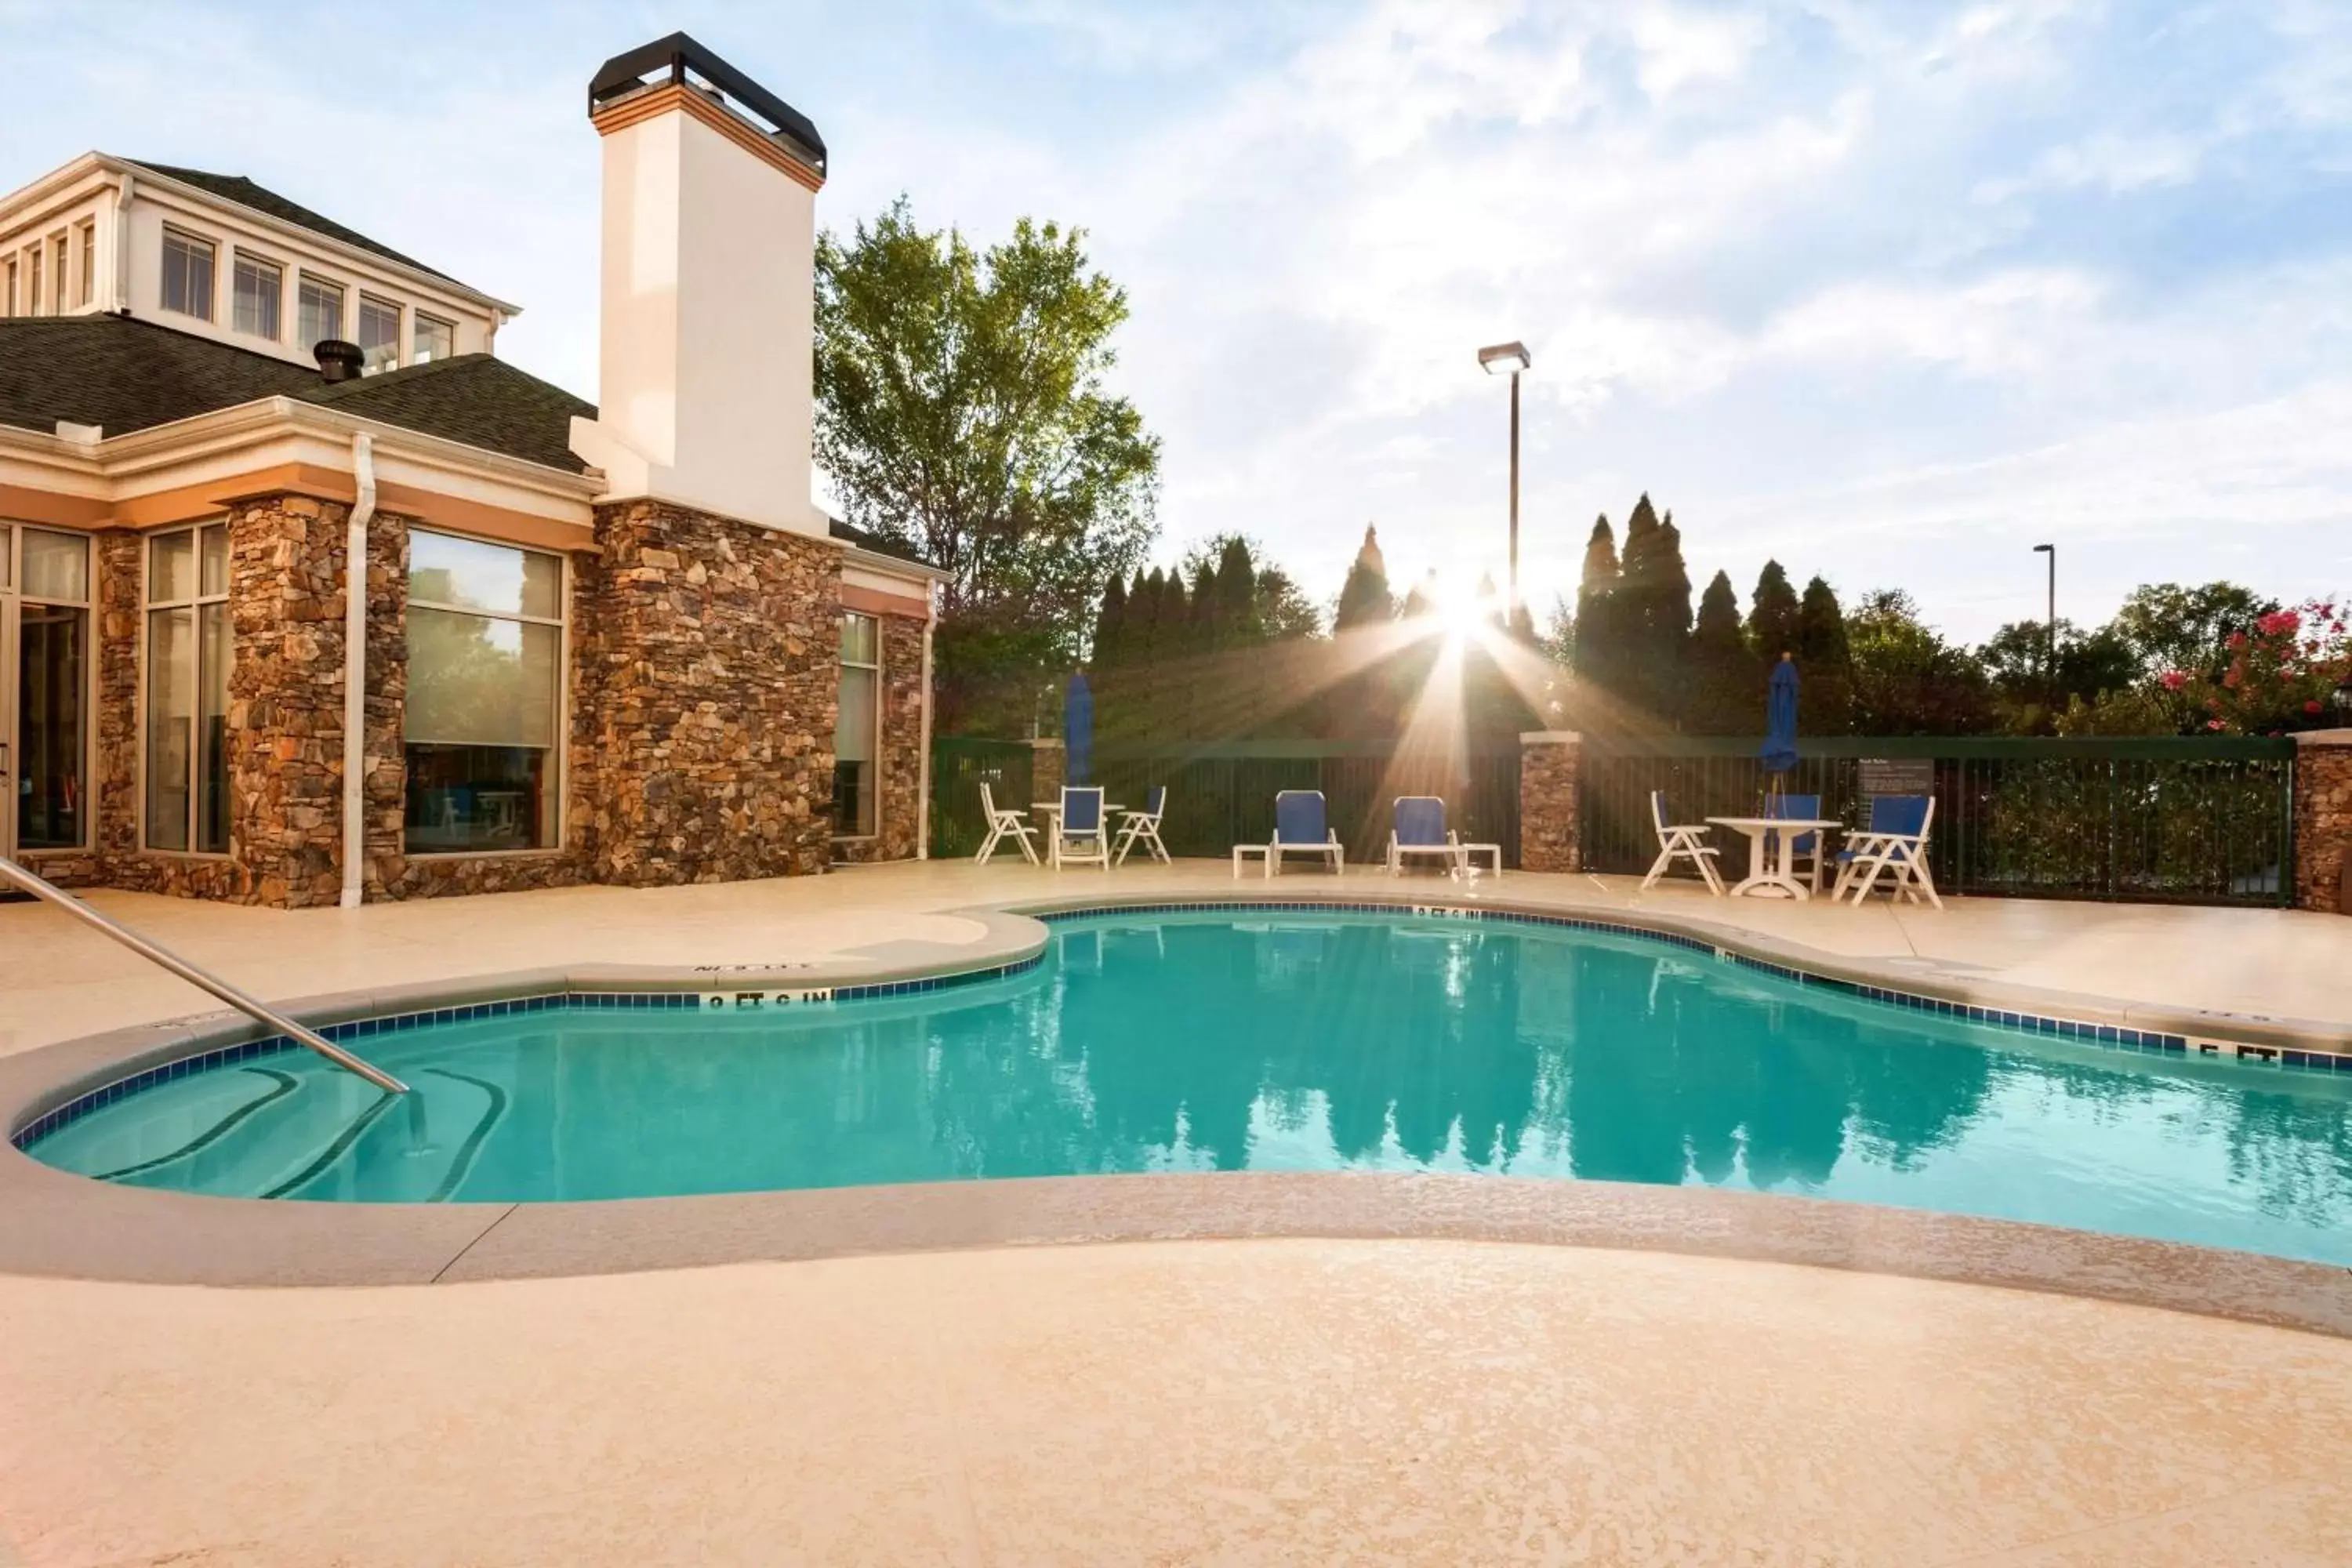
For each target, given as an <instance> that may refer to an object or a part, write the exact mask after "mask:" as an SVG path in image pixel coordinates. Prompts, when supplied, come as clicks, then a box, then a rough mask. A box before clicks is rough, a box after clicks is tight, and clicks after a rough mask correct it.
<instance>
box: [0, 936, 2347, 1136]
mask: <svg viewBox="0 0 2352 1568" xmlns="http://www.w3.org/2000/svg"><path fill="white" fill-rule="evenodd" d="M1024 912H1025V913H1027V914H1028V915H1029V918H1031V919H1033V920H1034V921H1038V922H1039V923H1040V924H1042V925H1045V926H1047V927H1049V928H1050V927H1053V926H1055V925H1060V924H1065V923H1066V922H1069V921H1081V920H1097V919H1102V918H1106V917H1109V916H1129V917H1132V916H1137V915H1156V914H1219V913H1230V914H1268V913H1290V914H1301V913H1304V914H1315V913H1323V914H1370V915H1385V916H1389V917H1391V918H1393V917H1395V916H1398V915H1410V916H1415V917H1420V918H1436V919H1444V920H1461V921H1486V922H1492V923H1496V924H1502V925H1528V926H1548V927H1553V928H1557V929H1562V930H1568V931H1597V932H1601V933H1603V934H1607V935H1611V936H1630V937H1639V938H1643V939H1646V940H1648V941H1652V942H1664V943H1667V944H1668V945H1670V946H1674V947H1679V948H1684V949H1687V950H1688V951H1690V952H1699V953H1705V954H1706V955H1708V956H1710V957H1713V958H1716V959H1717V960H1719V961H1721V962H1724V963H1733V964H1737V965H1739V966H1740V967H1742V968H1746V969H1753V970H1757V971H1759V972H1761V973H1766V974H1770V975H1772V976H1774V977H1775V978H1778V979H1781V980H1786V981H1790V982H1792V983H1794V984H1800V985H1811V986H1821V987H1825V988H1827V989H1830V990H1832V991H1838V992H1843V993H1844V994H1848V995H1853V996H1858V997H1861V998H1863V999H1864V1000H1865V1001H1871V1002H1877V1003H1881V1004H1884V1005H1889V1006H1895V1007H1902V1008H1906V1009H1909V1010H1912V1011H1915V1012H1919V1013H1925V1014H1929V1015H1933V1016H1938V1017H1947V1018H1953V1019H1957V1020H1960V1021H1963V1022H1967V1023H1971V1024H1979V1025H1983V1026H1988V1027H1991V1028H2002V1029H2011V1030H2015V1031H2017V1032H2019V1033H2021V1034H2028V1035H2036V1036H2046V1037H2053V1038H2060V1039H2069V1040H2074V1041H2076V1042H2078V1043H2081V1044H2085V1045H2094V1046H2102V1047H2109V1048H2112V1049H2116V1050H2126V1051H2134V1052H2138V1053H2141V1054H2144V1055H2159V1056H2180V1057H2185V1056H2187V1055H2188V1054H2189V1037H2186V1036H2183V1035H2177V1034H2168V1033H2161V1032H2158V1031H2154V1030H2146V1029H2133V1028H2127V1027H2125V1026H2119V1025H2113V1024H2095V1023H2088V1022H2084V1021H2083V1020H2080V1019H2074V1018H2064V1017H2056V1016H2042V1015H2040V1014H2034V1013H2021V1012H2018V1011H2015V1010H2012V1009H2009V1008H2000V1007H1980V1006H1977V1005H1972V1004H1969V1003H1963V1002H1954V1001H1951V1000H1948V998H1945V997H1940V996H1928V995H1924V994H1919V993H1916V992H1908V991H1899V990H1895V989H1894V988H1892V987H1889V986H1884V985H1873V984H1865V983H1864V982H1861V981H1854V980H1844V979H1840V978H1838V977H1836V976H1833V975H1827V974H1816V973H1811V971H1808V970H1803V969H1798V968H1795V967H1793V966H1791V965H1789V964H1785V963H1773V962H1771V961H1770V960H1768V959H1761V958H1755V957H1751V956H1749V955H1748V954H1747V953H1744V952H1738V951H1736V950H1734V949H1731V948H1727V947H1724V946H1721V945H1719V944H1717V943H1716V942H1708V941H1706V940H1704V939H1702V938H1699V937H1694V936H1685V935H1684V934H1682V933H1681V932H1679V931H1658V930H1655V929H1653V928H1651V927H1648V926H1641V925H1633V924H1628V923H1626V922H1623V921H1605V920H1595V919H1592V918H1591V917H1589V916H1580V915H1554V914H1538V913H1535V912H1532V911H1528V910H1496V909H1478V908H1467V907H1464V906H1460V905H1453V904H1405V903H1381V902H1374V901H1369V900H1339V899H1206V900H1169V901H1162V902H1156V903H1123V904H1088V905H1084V906H1081V907H1077V908H1068V909H1053V910H1028V911H1024ZM1044 962H1045V953H1044V952H1042V951H1041V952H1035V953H1032V954H1030V955H1029V956H1028V957H1026V958H1022V959H1016V960H1013V961H1011V962H1009V963H995V964H988V965H984V966H982V967H981V968H977V969H969V970H961V971H957V972H955V973H946V974H932V975H923V976H919V977H916V978H913V979H908V980H888V981H876V982H870V983H866V984H852V985H835V986H814V987H810V988H808V989H807V990H805V991H803V992H800V993H797V995H798V997H799V998H800V999H803V1000H806V1001H812V1002H858V1001H868V1000H874V999H878V998H884V997H896V996H908V995H914V994H920V993H924V992H932V991H941V990H947V989H950V988H952V987H956V986H962V985H977V984H986V983H987V982H989V981H992V980H1002V979H1006V978H1009V977H1010V976H1013V975H1015V974H1020V973H1025V972H1027V971H1029V970H1033V969H1034V968H1036V967H1037V966H1038V965H1039V964H1041V963H1044ZM723 994H725V992H724V990H723V988H712V989H709V990H706V989H702V988H697V989H695V990H691V991H688V990H672V991H583V990H569V989H567V990H562V991H551V992H547V993H543V994H537V995H530V996H517V997H509V998H507V999H505V1000H501V1001H495V1002H475V1003H466V1004H462V1005H454V1006H448V1007H428V1008H420V1009H418V1010H416V1011H414V1012H408V1013H395V1014H389V1015H386V1016H383V1017H379V1018H355V1019H351V1020H347V1021H345V1022H343V1023H340V1024H329V1025H326V1026H322V1027H321V1028H320V1031H319V1032H320V1034H322V1035H324V1036H325V1037H327V1038H328V1039H330V1040H333V1041H336V1042H337V1043H341V1042H342V1041H345V1040H353V1039H368V1038H373V1037H376V1036H380V1035H387V1034H396V1033H399V1032H401V1031H403V1030H406V1029H415V1028H422V1027H425V1026H428V1025H434V1024H454V1023H469V1022H472V1021H474V1020H477V1019H481V1018H497V1017H505V1016H510V1015H514V1014H524V1013H538V1012H544V1011H546V1010H547V1009H549V1008H551V1007H561V1006H586V1007H596V1008H624V1009H628V1008H643V1009H647V1010H658V1011H668V1012H686V1011H693V1012H699V1011H701V1010H702V1009H703V1008H704V1006H705V1005H706V998H707V997H710V996H716V995H723ZM768 994H776V995H783V994H786V993H777V992H770V993H768ZM2225 1045H2226V1046H2227V1047H2228V1049H2229V1050H2230V1052H2231V1059H2234V1060H2237V1061H2240V1062H2244V1063H2248V1064H2252V1065H2256V1066H2272V1067H2279V1068H2294V1069H2297V1070H2301V1071H2306V1072H2310V1071H2316V1072H2343V1073H2352V1056H2342V1055H2335V1054H2331V1053H2329V1052H2326V1051H2314V1050H2302V1049H2295V1048H2292V1047H2282V1046H2261V1045H2252V1044H2247V1043H2243V1042H2221V1041H2202V1040H2200V1041H2199V1042H2197V1050H2198V1053H2199V1054H2200V1055H2203V1056H2208V1057H2219V1056H2220V1055H2221V1051H2222V1049H2223V1047H2224V1046H2225ZM300 1048H301V1047H299V1046H297V1045H296V1044H295V1043H294V1042H293V1041H291V1040H289V1039H288V1038H287V1037H285V1036H283V1035H271V1036H268V1037H263V1038H260V1039H254V1040H246V1041H241V1042H239V1043H237V1044H235V1045H226V1046H217V1047H213V1048H211V1049H209V1050H204V1051H198V1052H194V1053H192V1054H190V1055H188V1056H184V1057H180V1058H174V1059H173V1060H171V1061H168V1062H162V1063H159V1064H157V1065H156V1066H154V1067H151V1068H144V1069H142V1070H141V1071H138V1072H135V1073H131V1074H128V1075H126V1076H124V1077H122V1078H121V1079H115V1080H113V1081H111V1082H109V1083H105V1084H101V1085H100V1086H98V1087H97V1088H94V1089H88V1090H85V1091H84V1092H82V1093H81V1094H79V1095H77V1096H75V1097H74V1098H72V1099H71V1100H66V1101H65V1102H64V1103H62V1104H60V1105H58V1106H55V1107H53V1108H52V1109H50V1110H46V1111H44V1112H42V1113H41V1114H40V1115H39V1116H37V1117H35V1118H34V1119H33V1120H32V1121H28V1122H26V1124H25V1125H24V1126H23V1127H21V1128H18V1129H17V1130H16V1131H14V1132H13V1133H11V1134H10V1135H9V1140H8V1141H9V1142H10V1143H11V1144H13V1145H14V1146H15V1147H16V1148H17V1149H18V1150H26V1149H29V1148H30V1147H31V1146H32V1145H33V1144H34V1143H36V1142H39V1141H40V1140H41V1139H43V1138H46V1137H47V1136H48V1135H49V1134H50V1133H52V1132H55V1131H58V1129H60V1128H62V1127H65V1126H67V1125H68V1124H69V1123H71V1122H73V1121H79V1120H80V1119H81V1118H82V1117H84V1116H88V1115H89V1114H90V1113H91V1112H93V1111H96V1110H103V1109H104V1108H105V1107H107V1106H109V1105H111V1104H113V1103H114V1102H115V1101H117V1100H122V1099H124V1098H126V1097H127V1096H130V1095H132V1094H136V1093H138V1092H139V1091H140V1090H142V1089H148V1088H152V1087H153V1086H154V1085H156V1084H159V1083H165V1082H169V1081H171V1080H172V1079H180V1078H185V1077H187V1076H188V1075H189V1074H191V1073H197V1072H203V1071H205V1070H207V1069H209V1068H215V1067H221V1066H226V1065H231V1064H235V1063H237V1062H243V1061H249V1060H252V1059H253V1058H257V1057H264V1056H273V1055H276V1054H277V1053H278V1052H281V1051H290V1050H299V1049H300Z"/></svg>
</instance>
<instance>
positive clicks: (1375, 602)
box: [1331, 525, 1396, 632]
mask: <svg viewBox="0 0 2352 1568" xmlns="http://www.w3.org/2000/svg"><path fill="white" fill-rule="evenodd" d="M1394 619H1396V600H1395V598H1394V597H1392V596H1391V595H1390V593H1389V568H1388V563H1387V562H1386V561H1384V560H1382V559H1381V542H1380V536H1379V534H1378V533H1377V532H1376V531H1374V530H1373V529H1372V528H1371V527H1370V526H1369V525H1368V526H1367V527H1366V528H1365V529H1364V547H1363V548H1362V549H1361V550H1359V551H1358V552H1356V563H1355V564H1354V565H1352V566H1350V567H1349V568H1348V580H1347V582H1345V583H1344V584H1340V587H1339V610H1338V612H1337V613H1336V614H1334V615H1333V616H1332V617H1331V629H1332V630H1333V631H1335V632H1345V631H1352V630H1354V629H1355V628H1356V627H1358V626H1376V625H1379V624H1381V622H1384V621H1392V620H1394Z"/></svg>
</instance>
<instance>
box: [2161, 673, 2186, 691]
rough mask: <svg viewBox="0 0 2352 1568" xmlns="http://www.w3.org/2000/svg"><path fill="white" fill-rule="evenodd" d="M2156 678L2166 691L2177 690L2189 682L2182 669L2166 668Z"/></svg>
mask: <svg viewBox="0 0 2352 1568" xmlns="http://www.w3.org/2000/svg"><path fill="white" fill-rule="evenodd" d="M2157 679H2158V680H2160V681H2162V682H2163V683H2164V689H2166V690H2167V691H2178V690H2179V689H2181V688H2182V687H2184V686H2186V685H2188V684H2189V676H2188V673H2187V672H2186V671H2184V670H2179V669H2168V670H2166V671H2165V672H2164V673H2163V674H2162V675H2160V676H2158V677H2157Z"/></svg>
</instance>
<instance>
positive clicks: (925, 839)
mask: <svg viewBox="0 0 2352 1568" xmlns="http://www.w3.org/2000/svg"><path fill="white" fill-rule="evenodd" d="M939 624H940V590H939V584H929V586H927V587H925V588H924V590H923V722H922V731H921V733H922V740H921V742H920V743H919V752H918V753H917V756H916V761H915V858H916V859H918V860H928V859H929V858H931V700H932V699H931V628H932V627H933V626H937V625H939Z"/></svg>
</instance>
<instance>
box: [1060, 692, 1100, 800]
mask: <svg viewBox="0 0 2352 1568" xmlns="http://www.w3.org/2000/svg"><path fill="white" fill-rule="evenodd" d="M1094 760H1095V694H1094V691H1093V689H1091V688H1089V687H1088V686H1087V673H1086V671H1085V670H1080V671H1078V673H1077V674H1076V675H1074V676H1072V677H1070V689H1069V691H1068V693H1067V694H1066V696H1064V697H1063V699H1062V762H1063V766H1064V768H1065V769H1066V776H1067V782H1069V783H1071V784H1085V783H1087V778H1088V775H1090V774H1091V773H1093V772H1094Z"/></svg>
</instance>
